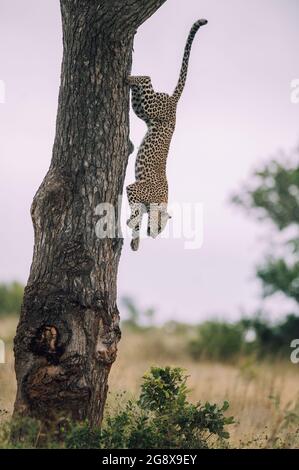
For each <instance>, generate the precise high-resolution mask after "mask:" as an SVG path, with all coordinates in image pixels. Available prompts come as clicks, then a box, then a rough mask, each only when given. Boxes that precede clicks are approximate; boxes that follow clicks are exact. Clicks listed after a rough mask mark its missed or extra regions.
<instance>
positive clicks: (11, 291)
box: [0, 282, 24, 315]
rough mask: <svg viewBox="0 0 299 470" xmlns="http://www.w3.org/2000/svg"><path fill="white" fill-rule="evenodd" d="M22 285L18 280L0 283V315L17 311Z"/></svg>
mask: <svg viewBox="0 0 299 470" xmlns="http://www.w3.org/2000/svg"><path fill="white" fill-rule="evenodd" d="M23 293H24V287H23V286H22V285H21V284H19V283H18V282H12V283H10V284H3V283H2V284H0V315H7V314H11V313H14V314H16V313H19V311H20V308H21V304H22V299H23Z"/></svg>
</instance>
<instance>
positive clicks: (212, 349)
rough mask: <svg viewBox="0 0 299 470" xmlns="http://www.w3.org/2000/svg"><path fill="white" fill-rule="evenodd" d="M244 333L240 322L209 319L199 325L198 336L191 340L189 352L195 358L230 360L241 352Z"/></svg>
mask: <svg viewBox="0 0 299 470" xmlns="http://www.w3.org/2000/svg"><path fill="white" fill-rule="evenodd" d="M243 335H244V329H243V328H242V326H241V325H240V323H232V324H231V323H226V322H218V321H207V322H205V323H202V324H201V325H199V326H198V327H197V338H195V339H192V340H191V341H190V342H189V352H190V354H191V355H192V357H194V358H195V359H198V358H206V359H212V360H219V361H226V360H230V359H232V358H235V357H237V356H238V355H239V354H240V353H241V351H242V347H243V344H244V340H243Z"/></svg>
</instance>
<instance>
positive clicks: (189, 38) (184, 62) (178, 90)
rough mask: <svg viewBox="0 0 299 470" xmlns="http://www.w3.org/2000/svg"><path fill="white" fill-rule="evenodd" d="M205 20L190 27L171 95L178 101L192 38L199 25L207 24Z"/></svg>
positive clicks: (183, 82) (183, 83)
mask: <svg viewBox="0 0 299 470" xmlns="http://www.w3.org/2000/svg"><path fill="white" fill-rule="evenodd" d="M207 22H208V21H207V20H198V21H196V23H194V25H193V26H192V28H191V31H190V33H189V36H188V39H187V42H186V46H185V51H184V56H183V62H182V67H181V72H180V78H179V81H178V84H177V86H176V89H175V90H174V93H173V95H172V96H173V97H174V98H175V99H176V101H178V100H179V99H180V97H181V94H182V92H183V89H184V86H185V83H186V77H187V71H188V63H189V57H190V52H191V47H192V43H193V39H194V38H195V35H196V33H197V31H198V30H199V28H200V27H201V26H204V25H205V24H207Z"/></svg>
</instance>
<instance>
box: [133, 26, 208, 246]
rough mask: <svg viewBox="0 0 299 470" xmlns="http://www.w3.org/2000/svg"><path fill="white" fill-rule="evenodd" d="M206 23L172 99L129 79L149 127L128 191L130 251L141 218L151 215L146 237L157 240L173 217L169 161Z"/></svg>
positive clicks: (147, 82)
mask: <svg viewBox="0 0 299 470" xmlns="http://www.w3.org/2000/svg"><path fill="white" fill-rule="evenodd" d="M207 22H208V21H207V20H206V19H200V20H198V21H196V22H195V23H194V24H193V26H192V28H191V30H190V32H189V35H188V38H187V41H186V44H185V49H184V54H183V60H182V64H181V70H180V75H179V80H178V82H177V85H176V87H175V90H174V92H173V94H172V95H169V94H167V93H160V92H156V91H155V90H154V88H153V85H152V81H151V77H149V76H132V75H131V76H129V77H128V78H127V82H128V84H129V86H130V88H131V92H132V108H133V111H134V113H135V114H136V116H137V117H138V118H140V119H142V120H143V121H144V122H145V124H146V125H147V133H146V135H145V137H144V138H143V140H142V142H141V145H140V147H139V150H138V153H137V156H136V162H135V182H134V183H132V184H129V185H128V186H127V187H126V192H127V197H128V202H129V206H130V210H131V215H130V217H129V219H128V220H127V225H128V226H129V228H131V229H132V240H131V248H132V250H133V251H137V250H138V248H139V244H140V227H141V223H142V217H143V215H145V214H148V224H147V235H148V236H150V237H152V238H156V237H157V236H158V235H159V234H161V233H162V231H163V230H164V229H165V227H166V225H167V222H168V220H169V219H170V218H171V216H170V215H169V214H168V212H167V205H168V181H167V175H166V164H167V157H168V154H169V149H170V144H171V140H172V137H173V134H174V130H175V126H176V111H177V105H178V102H179V100H180V97H181V95H182V93H183V90H184V88H185V83H186V78H187V71H188V64H189V58H190V53H191V47H192V43H193V40H194V38H195V35H196V33H197V31H198V30H199V28H200V27H201V26H204V25H206V24H207Z"/></svg>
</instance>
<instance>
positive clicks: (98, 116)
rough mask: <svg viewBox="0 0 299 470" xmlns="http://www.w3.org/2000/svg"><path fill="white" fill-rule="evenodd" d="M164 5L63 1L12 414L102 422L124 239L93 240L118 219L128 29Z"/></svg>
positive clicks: (152, 0)
mask: <svg viewBox="0 0 299 470" xmlns="http://www.w3.org/2000/svg"><path fill="white" fill-rule="evenodd" d="M165 1H166V0H102V1H100V0H88V1H87V0H80V1H79V0H61V12H62V26H63V48H64V52H63V62H62V72H61V85H60V92H59V103H58V115H57V124H56V137H55V143H54V148H53V156H52V161H51V165H50V168H49V171H48V173H47V175H46V177H45V179H44V181H43V182H42V184H41V186H40V188H39V189H38V191H37V193H36V195H35V197H34V200H33V203H32V208H31V215H32V220H33V225H34V233H35V244H34V253H33V261H32V266H31V271H30V276H29V280H28V284H27V286H26V288H25V294H24V299H23V305H22V311H21V318H20V322H19V325H18V329H17V335H16V338H15V359H16V366H15V368H16V376H17V382H18V389H17V397H16V402H15V409H14V413H15V414H17V415H27V416H28V415H29V416H33V417H37V418H39V419H41V420H42V421H44V422H45V421H47V420H48V419H51V420H55V419H56V418H57V417H58V416H61V415H63V416H64V417H65V416H71V417H72V419H74V420H83V419H88V420H89V422H90V424H91V425H92V426H94V425H98V424H100V423H101V419H102V416H103V408H104V404H105V399H106V394H107V388H108V385H107V380H108V374H109V371H110V368H111V365H112V363H113V362H114V360H115V358H116V352H117V343H118V341H119V339H120V329H119V313H118V309H117V305H116V281H117V269H118V263H119V258H120V254H121V248H122V238H121V234H120V233H115V234H114V235H113V237H112V238H108V237H107V238H99V237H98V236H97V234H96V230H95V228H96V224H97V222H98V220H99V217H100V215H105V214H103V213H102V214H100V212H99V211H98V210H97V211H96V207H97V206H98V204H100V203H103V202H105V203H110V204H112V205H113V207H114V208H115V216H116V218H118V217H119V213H118V212H119V209H118V198H119V196H120V195H121V194H122V191H123V183H124V177H125V170H126V166H127V159H128V155H129V153H130V142H129V87H128V84H127V82H126V78H127V77H128V75H129V74H130V70H131V62H132V49H133V39H134V34H135V32H136V29H137V28H138V26H139V25H140V24H142V23H143V22H144V21H145V20H146V19H147V18H149V17H150V16H151V15H152V14H153V13H154V12H155V11H156V10H157V9H158V8H159V7H160V6H161V5H162V4H163V3H164V2H165Z"/></svg>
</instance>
